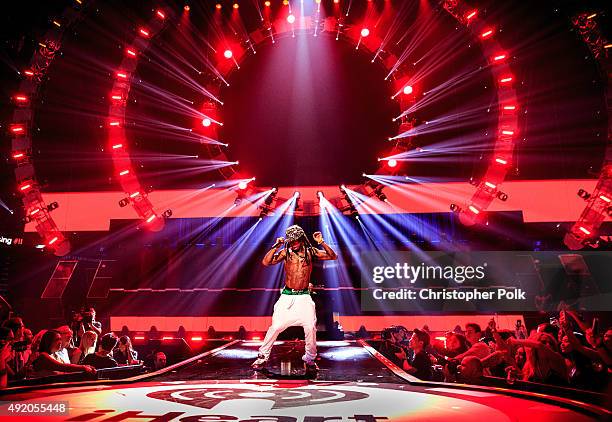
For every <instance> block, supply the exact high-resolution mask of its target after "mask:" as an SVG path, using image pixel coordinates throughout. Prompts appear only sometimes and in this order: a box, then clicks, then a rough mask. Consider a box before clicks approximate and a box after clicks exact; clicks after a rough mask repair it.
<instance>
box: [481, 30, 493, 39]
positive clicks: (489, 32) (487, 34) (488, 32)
mask: <svg viewBox="0 0 612 422" xmlns="http://www.w3.org/2000/svg"><path fill="white" fill-rule="evenodd" d="M492 35H493V29H491V28H487V29H485V30H484V31H483V32H482V34H480V38H482V39H483V40H485V39H487V38H490V37H491V36H492Z"/></svg>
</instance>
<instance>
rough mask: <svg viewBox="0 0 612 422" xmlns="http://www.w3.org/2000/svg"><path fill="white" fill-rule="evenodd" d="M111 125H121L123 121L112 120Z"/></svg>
mask: <svg viewBox="0 0 612 422" xmlns="http://www.w3.org/2000/svg"><path fill="white" fill-rule="evenodd" d="M109 125H110V126H112V127H119V126H120V125H121V122H119V121H117V120H114V121H112V122H110V123H109Z"/></svg>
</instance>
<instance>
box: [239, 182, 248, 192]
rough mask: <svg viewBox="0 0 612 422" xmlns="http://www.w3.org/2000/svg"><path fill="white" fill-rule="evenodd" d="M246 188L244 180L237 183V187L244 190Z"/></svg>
mask: <svg viewBox="0 0 612 422" xmlns="http://www.w3.org/2000/svg"><path fill="white" fill-rule="evenodd" d="M246 188H247V182H245V181H244V180H243V181H242V182H240V183H238V189H240V190H245V189H246Z"/></svg>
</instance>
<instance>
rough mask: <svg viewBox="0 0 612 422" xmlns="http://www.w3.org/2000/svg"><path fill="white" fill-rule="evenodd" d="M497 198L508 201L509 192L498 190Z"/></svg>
mask: <svg viewBox="0 0 612 422" xmlns="http://www.w3.org/2000/svg"><path fill="white" fill-rule="evenodd" d="M497 198H498V199H499V200H500V201H503V202H506V201H507V200H508V194H507V193H505V192H501V191H499V192H497Z"/></svg>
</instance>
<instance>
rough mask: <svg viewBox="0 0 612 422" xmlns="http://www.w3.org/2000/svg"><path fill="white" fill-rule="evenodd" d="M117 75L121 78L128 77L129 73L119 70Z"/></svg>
mask: <svg viewBox="0 0 612 422" xmlns="http://www.w3.org/2000/svg"><path fill="white" fill-rule="evenodd" d="M117 77H118V78H121V79H126V78H127V73H125V72H117Z"/></svg>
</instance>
